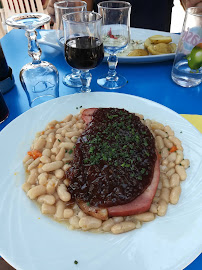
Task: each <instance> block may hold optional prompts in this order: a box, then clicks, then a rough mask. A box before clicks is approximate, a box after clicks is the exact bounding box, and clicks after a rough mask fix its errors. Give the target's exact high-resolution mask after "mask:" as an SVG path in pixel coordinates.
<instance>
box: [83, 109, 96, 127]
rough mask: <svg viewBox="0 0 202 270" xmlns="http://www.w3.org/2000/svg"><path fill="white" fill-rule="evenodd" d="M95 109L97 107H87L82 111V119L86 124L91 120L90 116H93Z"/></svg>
mask: <svg viewBox="0 0 202 270" xmlns="http://www.w3.org/2000/svg"><path fill="white" fill-rule="evenodd" d="M95 111H97V108H89V109H85V110H84V111H83V112H82V116H81V117H82V119H83V121H84V122H85V123H86V124H89V123H90V122H91V120H92V116H93V113H94V112H95Z"/></svg>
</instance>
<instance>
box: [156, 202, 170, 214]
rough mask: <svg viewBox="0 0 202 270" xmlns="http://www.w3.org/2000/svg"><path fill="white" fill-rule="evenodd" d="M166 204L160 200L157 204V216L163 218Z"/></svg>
mask: <svg viewBox="0 0 202 270" xmlns="http://www.w3.org/2000/svg"><path fill="white" fill-rule="evenodd" d="M167 208H168V204H167V203H166V202H165V201H164V200H160V201H159V203H158V212H157V214H158V215H159V216H165V214H166V212H167Z"/></svg>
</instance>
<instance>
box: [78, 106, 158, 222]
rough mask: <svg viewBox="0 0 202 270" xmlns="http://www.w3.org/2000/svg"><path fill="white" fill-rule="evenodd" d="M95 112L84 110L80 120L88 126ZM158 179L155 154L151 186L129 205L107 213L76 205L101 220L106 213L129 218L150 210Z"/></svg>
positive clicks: (83, 205)
mask: <svg viewBox="0 0 202 270" xmlns="http://www.w3.org/2000/svg"><path fill="white" fill-rule="evenodd" d="M96 110H97V108H90V109H86V110H84V111H83V113H82V119H83V120H84V121H85V123H86V124H89V123H90V121H91V120H92V117H93V113H94V112H95V111H96ZM159 177H160V161H159V156H158V154H157V159H156V162H155V166H154V174H153V179H152V181H151V184H150V185H149V187H147V189H146V190H145V191H144V192H143V193H142V194H141V195H140V196H138V197H137V198H136V199H135V200H133V201H132V202H130V203H127V204H124V205H117V206H112V207H108V208H107V211H106V209H102V208H101V209H100V210H99V209H98V208H95V209H94V208H93V207H92V206H88V205H87V204H86V203H83V202H82V203H81V202H80V203H78V205H79V206H80V207H81V209H82V210H83V211H84V212H85V213H87V214H89V215H92V216H94V217H97V218H100V219H102V220H106V219H107V213H108V216H109V217H114V216H130V215H136V214H141V213H144V212H146V211H148V210H149V209H150V206H151V203H152V200H153V198H154V196H155V193H156V190H157V187H158V183H159Z"/></svg>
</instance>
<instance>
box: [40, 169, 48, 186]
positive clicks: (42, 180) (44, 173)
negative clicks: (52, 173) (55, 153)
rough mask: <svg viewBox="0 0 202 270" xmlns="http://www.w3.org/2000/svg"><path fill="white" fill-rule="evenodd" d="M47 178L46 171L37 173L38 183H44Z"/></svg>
mask: <svg viewBox="0 0 202 270" xmlns="http://www.w3.org/2000/svg"><path fill="white" fill-rule="evenodd" d="M47 179H48V174H47V173H46V172H43V173H41V174H39V176H38V180H39V184H40V185H46V184H47Z"/></svg>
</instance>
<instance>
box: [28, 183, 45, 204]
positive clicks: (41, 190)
mask: <svg viewBox="0 0 202 270" xmlns="http://www.w3.org/2000/svg"><path fill="white" fill-rule="evenodd" d="M45 193H46V188H45V187H44V186H42V185H38V186H35V187H33V188H31V189H30V190H29V191H28V192H27V196H28V197H29V198H30V199H31V200H34V199H36V198H37V197H39V196H40V195H43V194H45Z"/></svg>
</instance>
